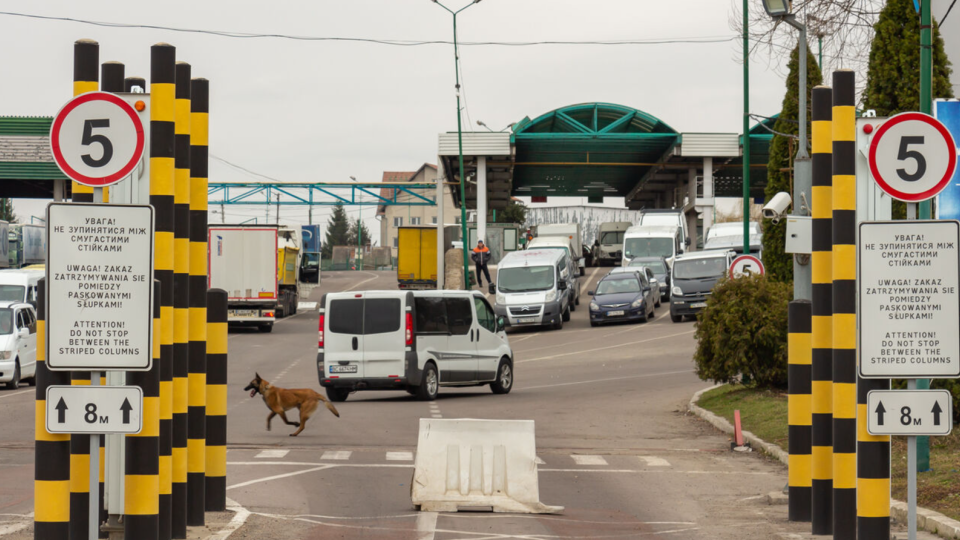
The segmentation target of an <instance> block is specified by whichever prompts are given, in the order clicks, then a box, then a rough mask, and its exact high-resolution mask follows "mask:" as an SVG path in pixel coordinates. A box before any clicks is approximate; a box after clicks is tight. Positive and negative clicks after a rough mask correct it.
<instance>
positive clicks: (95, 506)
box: [87, 188, 103, 540]
mask: <svg viewBox="0 0 960 540" xmlns="http://www.w3.org/2000/svg"><path fill="white" fill-rule="evenodd" d="M93 202H95V203H102V202H103V188H93ZM90 386H100V372H99V371H91V372H90ZM89 437H90V454H89V459H90V465H89V468H90V484H89V488H88V489H89V492H90V497H89V500H88V501H87V502H88V505H87V538H89V539H90V540H97V538H99V537H100V435H90V436H89Z"/></svg>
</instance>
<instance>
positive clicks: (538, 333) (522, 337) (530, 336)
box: [512, 332, 540, 343]
mask: <svg viewBox="0 0 960 540" xmlns="http://www.w3.org/2000/svg"><path fill="white" fill-rule="evenodd" d="M539 335H540V332H537V333H535V334H527V335H525V336H520V337H518V338H517V339H514V340H512V341H513V342H514V343H520V342H521V341H523V340H525V339H530V338H532V337H537V336H539Z"/></svg>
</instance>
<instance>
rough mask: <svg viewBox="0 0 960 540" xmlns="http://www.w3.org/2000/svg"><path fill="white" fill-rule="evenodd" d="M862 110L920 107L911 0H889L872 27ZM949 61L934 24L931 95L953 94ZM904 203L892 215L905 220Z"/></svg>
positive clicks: (916, 21)
mask: <svg viewBox="0 0 960 540" xmlns="http://www.w3.org/2000/svg"><path fill="white" fill-rule="evenodd" d="M874 30H875V32H876V34H875V36H874V38H873V44H872V46H871V48H870V65H869V66H868V67H867V86H866V89H865V90H864V92H863V107H864V109H873V110H875V111H877V116H893V115H895V114H897V113H900V112H904V111H918V110H920V16H919V15H918V14H917V12H916V10H915V8H914V5H913V0H888V1H887V5H886V6H884V8H883V10H882V11H881V12H880V18H879V20H878V21H877V24H876V25H875V26H874ZM951 71H952V70H951V69H950V60H949V59H948V58H947V53H946V51H945V50H944V47H943V37H942V36H941V35H940V29H939V27H938V25H937V23H936V21H934V23H933V97H934V99H936V98H950V97H953V88H952V87H951V85H950V73H951ZM906 215H907V210H906V205H905V204H904V203H902V202H899V201H894V203H893V218H894V219H905V218H906Z"/></svg>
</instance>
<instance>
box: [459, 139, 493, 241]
mask: <svg viewBox="0 0 960 540" xmlns="http://www.w3.org/2000/svg"><path fill="white" fill-rule="evenodd" d="M477 238H479V239H481V240H483V243H484V244H485V245H489V244H490V242H488V241H487V240H488V239H487V158H486V156H479V157H477ZM463 248H464V249H466V248H467V245H466V244H464V246H463Z"/></svg>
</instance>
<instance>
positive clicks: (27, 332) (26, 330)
mask: <svg viewBox="0 0 960 540" xmlns="http://www.w3.org/2000/svg"><path fill="white" fill-rule="evenodd" d="M17 335H19V336H20V337H21V338H26V337H28V336H29V335H30V329H29V328H21V329H20V330H19V331H17Z"/></svg>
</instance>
